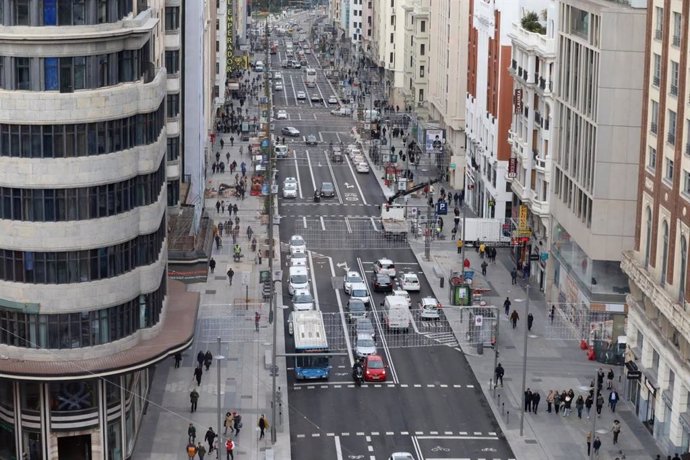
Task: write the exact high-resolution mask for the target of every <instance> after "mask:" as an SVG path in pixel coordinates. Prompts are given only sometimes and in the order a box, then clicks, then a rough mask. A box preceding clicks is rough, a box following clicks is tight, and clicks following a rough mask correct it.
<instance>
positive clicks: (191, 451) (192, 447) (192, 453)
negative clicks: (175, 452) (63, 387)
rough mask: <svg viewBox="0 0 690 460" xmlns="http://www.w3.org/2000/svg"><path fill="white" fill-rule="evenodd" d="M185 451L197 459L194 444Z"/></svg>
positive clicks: (189, 445)
mask: <svg viewBox="0 0 690 460" xmlns="http://www.w3.org/2000/svg"><path fill="white" fill-rule="evenodd" d="M185 450H186V451H187V457H189V458H194V457H196V452H197V449H196V446H195V445H194V443H193V442H190V443H187V447H186V448H185ZM26 458H28V457H26Z"/></svg>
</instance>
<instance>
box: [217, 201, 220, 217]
mask: <svg viewBox="0 0 690 460" xmlns="http://www.w3.org/2000/svg"><path fill="white" fill-rule="evenodd" d="M216 212H217V213H219V214H220V200H218V201H216Z"/></svg>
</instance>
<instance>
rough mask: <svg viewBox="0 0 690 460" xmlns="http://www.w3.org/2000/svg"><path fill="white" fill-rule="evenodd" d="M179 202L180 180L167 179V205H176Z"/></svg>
mask: <svg viewBox="0 0 690 460" xmlns="http://www.w3.org/2000/svg"><path fill="white" fill-rule="evenodd" d="M179 202H180V181H177V180H173V181H168V206H177V205H178V204H179Z"/></svg>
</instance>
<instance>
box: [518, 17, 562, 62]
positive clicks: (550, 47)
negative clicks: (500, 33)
mask: <svg viewBox="0 0 690 460" xmlns="http://www.w3.org/2000/svg"><path fill="white" fill-rule="evenodd" d="M508 37H510V38H512V39H513V40H515V41H516V42H518V43H519V44H520V45H522V46H521V48H524V49H527V50H530V51H532V50H537V51H539V52H540V54H543V55H544V56H546V57H553V58H555V57H556V40H555V39H553V38H549V37H547V36H546V35H542V34H540V33H537V32H530V31H528V30H525V29H524V28H523V27H522V25H521V24H520V23H518V22H514V23H513V27H512V30H511V31H510V32H509V33H508ZM532 52H533V51H532Z"/></svg>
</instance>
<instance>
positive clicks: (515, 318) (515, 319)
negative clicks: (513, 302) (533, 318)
mask: <svg viewBox="0 0 690 460" xmlns="http://www.w3.org/2000/svg"><path fill="white" fill-rule="evenodd" d="M519 319H520V315H518V312H517V310H513V312H512V313H511V314H510V321H511V322H512V323H513V329H515V328H516V327H517V322H518V320H519Z"/></svg>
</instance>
